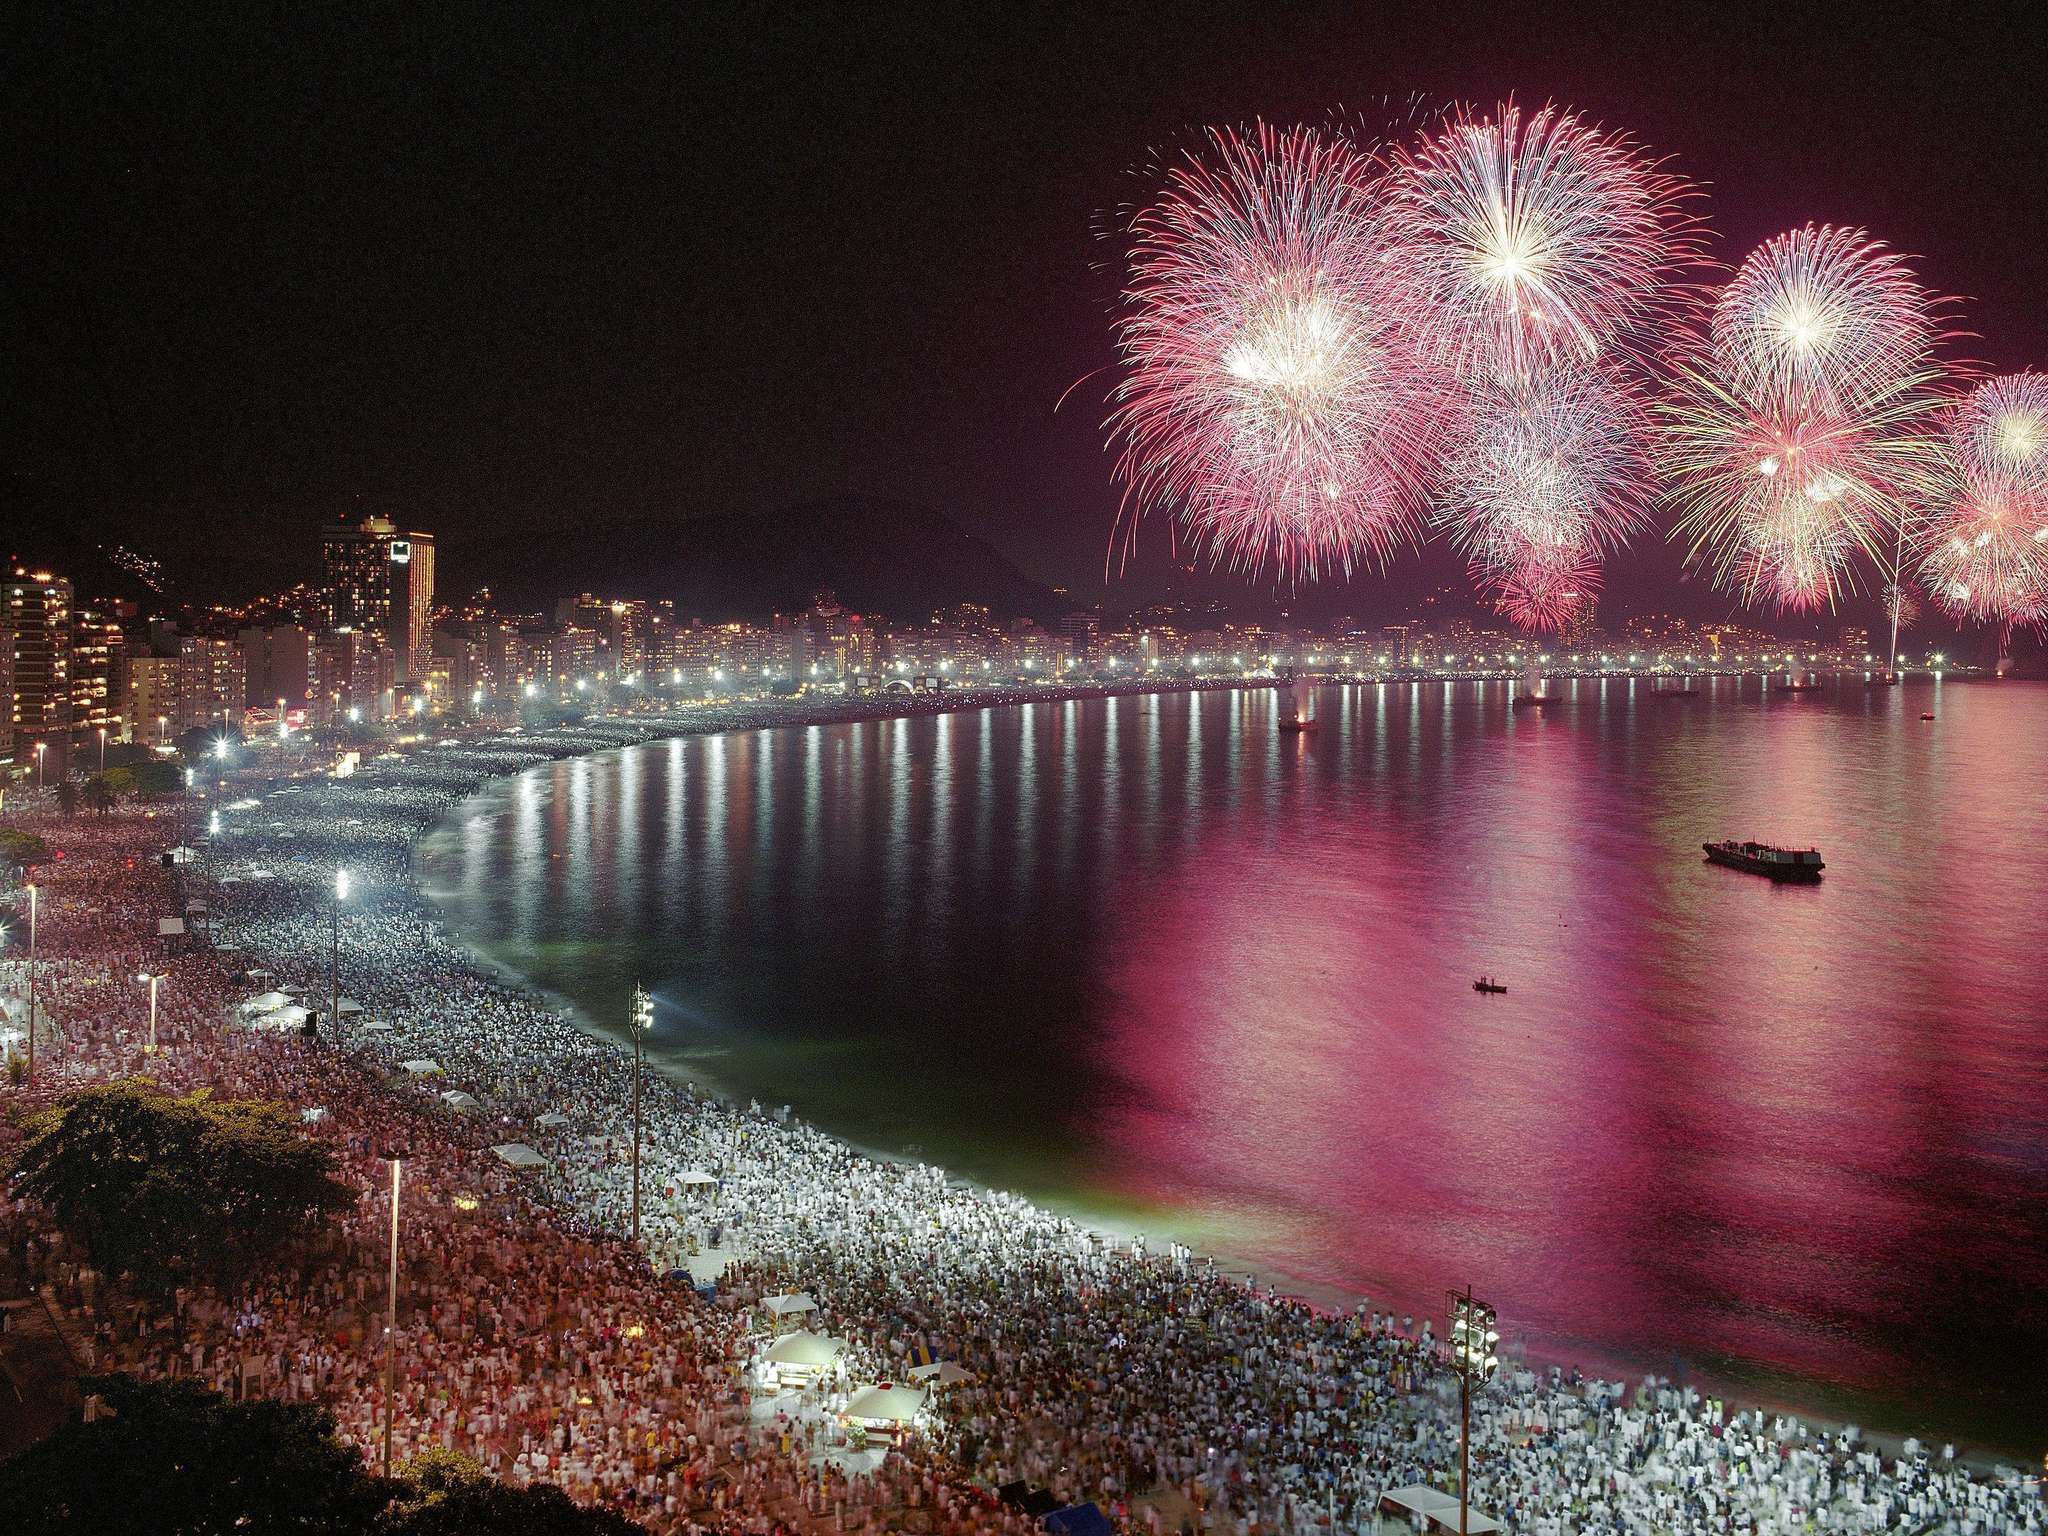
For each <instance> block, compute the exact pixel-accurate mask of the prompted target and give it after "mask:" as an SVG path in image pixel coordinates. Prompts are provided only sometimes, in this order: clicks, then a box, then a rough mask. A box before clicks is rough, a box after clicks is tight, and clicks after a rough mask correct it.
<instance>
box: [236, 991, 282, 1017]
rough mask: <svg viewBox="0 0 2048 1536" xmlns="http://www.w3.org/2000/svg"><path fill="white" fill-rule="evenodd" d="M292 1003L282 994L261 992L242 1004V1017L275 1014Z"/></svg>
mask: <svg viewBox="0 0 2048 1536" xmlns="http://www.w3.org/2000/svg"><path fill="white" fill-rule="evenodd" d="M290 1001H291V999H290V998H288V997H286V996H285V995H284V994H283V993H282V992H259V993H257V994H256V996H254V997H252V998H250V999H249V1000H248V1001H247V1002H246V1003H244V1004H242V1017H244V1018H247V1017H248V1016H249V1015H250V1014H252V1013H274V1012H276V1011H277V1010H278V1009H279V1008H282V1007H283V1006H284V1005H285V1004H286V1003H288V1002H290Z"/></svg>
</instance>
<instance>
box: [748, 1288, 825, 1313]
mask: <svg viewBox="0 0 2048 1536" xmlns="http://www.w3.org/2000/svg"><path fill="white" fill-rule="evenodd" d="M761 1305H762V1306H764V1307H766V1308H767V1309H768V1310H769V1311H770V1312H771V1313H773V1314H774V1315H775V1316H776V1317H778V1318H788V1317H802V1316H803V1315H804V1314H805V1313H806V1312H815V1311H817V1310H818V1304H817V1303H816V1302H815V1301H813V1300H811V1298H810V1295H809V1294H808V1293H807V1292H804V1291H792V1292H791V1293H790V1294H789V1295H787V1296H770V1297H767V1298H766V1299H764V1300H763V1301H762V1303H761Z"/></svg>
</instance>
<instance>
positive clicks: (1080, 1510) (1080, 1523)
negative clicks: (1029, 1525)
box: [1038, 1499, 1112, 1536]
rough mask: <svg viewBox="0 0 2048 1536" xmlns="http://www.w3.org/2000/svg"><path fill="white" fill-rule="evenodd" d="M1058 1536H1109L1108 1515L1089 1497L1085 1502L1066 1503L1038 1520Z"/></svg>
mask: <svg viewBox="0 0 2048 1536" xmlns="http://www.w3.org/2000/svg"><path fill="white" fill-rule="evenodd" d="M1038 1523H1039V1524H1040V1525H1042V1526H1044V1527H1045V1528H1046V1529H1047V1530H1048V1531H1055V1532H1058V1536H1111V1529H1112V1528H1111V1526H1110V1523H1109V1516H1107V1515H1105V1514H1104V1513H1103V1512H1102V1506H1101V1505H1100V1504H1097V1503H1096V1502H1095V1501H1094V1500H1093V1499H1090V1500H1089V1501H1088V1502H1087V1503H1086V1504H1068V1505H1066V1506H1064V1507H1062V1508H1060V1509H1056V1510H1054V1511H1053V1512H1052V1513H1051V1514H1049V1515H1047V1516H1046V1517H1045V1518H1044V1519H1042V1520H1040V1521H1039V1522H1038Z"/></svg>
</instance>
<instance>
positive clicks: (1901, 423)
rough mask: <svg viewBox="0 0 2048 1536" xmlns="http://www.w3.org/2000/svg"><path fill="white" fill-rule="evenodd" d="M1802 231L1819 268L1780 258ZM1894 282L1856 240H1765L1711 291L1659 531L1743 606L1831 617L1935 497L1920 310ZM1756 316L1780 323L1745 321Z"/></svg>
mask: <svg viewBox="0 0 2048 1536" xmlns="http://www.w3.org/2000/svg"><path fill="white" fill-rule="evenodd" d="M1809 236H1813V237H1816V238H1818V237H1821V236H1824V237H1826V238H1825V239H1824V240H1821V241H1820V242H1819V243H1820V245H1821V246H1823V247H1824V248H1825V250H1826V251H1827V252H1828V253H1830V254H1829V259H1828V260H1826V261H1820V260H1801V261H1798V262H1793V261H1790V260H1789V258H1788V255H1787V253H1788V252H1791V251H1794V250H1804V249H1807V248H1808V247H1809V246H1810V245H1812V244H1813V241H1810V240H1809V238H1808V237H1809ZM1794 271H1796V272H1797V273H1798V274H1799V282H1798V283H1797V284H1788V283H1787V282H1786V281H1784V275H1785V274H1786V273H1788V272H1794ZM1901 274H1902V268H1901V267H1900V266H1899V264H1898V262H1897V259H1896V258H1895V257H1892V256H1889V255H1887V254H1885V253H1884V252H1883V251H1882V249H1881V248H1880V247H1879V246H1878V245H1877V244H1876V243H1875V242H1874V241H1872V240H1870V239H1869V238H1868V237H1867V236H1865V235H1863V234H1862V233H1861V232H1860V231H1849V232H1847V234H1846V235H1845V236H1843V237H1842V238H1839V239H1838V238H1837V232H1832V231H1818V232H1816V231H1794V232H1793V234H1791V235H1788V236H1784V237H1781V238H1780V239H1778V240H1773V241H1771V242H1769V243H1768V244H1766V245H1764V246H1763V247H1761V248H1759V250H1758V251H1756V252H1755V253H1753V254H1752V255H1751V257H1750V258H1749V260H1748V261H1746V262H1744V263H1743V266H1742V268H1741V270H1740V271H1738V272H1737V274H1736V276H1735V278H1734V280H1733V281H1731V282H1730V283H1729V284H1728V286H1727V287H1726V288H1725V289H1724V290H1723V291H1722V293H1721V294H1720V296H1719V297H1718V299H1717V300H1716V302H1715V305H1714V310H1713V315H1712V320H1711V323H1710V325H1709V327H1708V331H1707V335H1706V338H1705V339H1704V340H1703V341H1702V342H1701V343H1700V344H1699V345H1698V346H1697V347H1696V349H1695V352H1694V355H1693V357H1692V358H1691V359H1690V360H1689V361H1688V363H1687V364H1686V365H1685V366H1684V367H1683V368H1682V369H1681V370H1680V373H1679V378H1678V381H1677V384H1676V386H1675V389H1674V392H1673V397H1672V398H1671V399H1670V400H1669V401H1667V402H1666V403H1665V407H1664V411H1665V420H1666V427H1667V430H1666V432H1665V434H1664V445H1663V452H1662V455H1661V467H1662V469H1663V470H1664V472H1665V473H1666V474H1667V475H1668V476H1669V477H1670V479H1671V481H1672V484H1673V491H1674V494H1675V496H1676V498H1677V500H1678V502H1679V504H1680V507H1681V509H1682V511H1681V515H1680V517H1679V519H1678V521H1677V523H1676V525H1675V526H1674V528H1673V530H1672V531H1673V534H1674V536H1676V535H1681V534H1682V535H1685V536H1686V537H1688V538H1689V539H1690V542H1691V557H1692V558H1693V559H1695V560H1699V561H1702V562H1704V563H1706V564H1708V565H1709V566H1710V568H1711V570H1712V572H1713V575H1714V579H1715V580H1716V582H1717V583H1719V584H1720V585H1722V586H1724V587H1728V588H1732V589H1734V590H1736V591H1738V592H1739V593H1740V594H1741V595H1742V597H1743V600H1744V601H1746V602H1767V603H1770V604H1772V605H1774V606H1776V607H1778V608H1781V609H1811V608H1820V607H1832V606H1834V604H1835V602H1836V600H1837V598H1838V597H1839V596H1840V595H1841V594H1842V593H1843V592H1844V591H1845V590H1854V589H1855V587H1856V575H1855V571H1856V567H1857V565H1858V563H1859V561H1861V560H1866V559H1867V560H1868V561H1870V562H1873V563H1875V564H1877V565H1879V566H1881V567H1889V566H1891V565H1892V564H1894V563H1895V561H1896V549H1897V545H1898V541H1899V539H1900V537H1901V536H1902V530H1903V529H1904V528H1905V527H1906V526H1907V524H1908V523H1909V522H1910V520H1911V519H1912V518H1913V517H1914V515H1915V514H1916V513H1917V512H1919V511H1921V510H1923V509H1925V508H1928V507H1932V506H1937V505H1941V504H1943V502H1944V501H1945V499H1946V490H1947V487H1948V486H1949V485H1950V484H1951V482H1952V478H1953V477H1952V475H1951V474H1950V472H1949V470H1948V468H1947V463H1946V454H1945V453H1944V451H1943V448H1942V445H1941V443H1940V441H1939V440H1938V437H1937V435H1936V433H1935V430H1934V427H1933V414H1934V412H1935V411H1936V409H1937V408H1938V406H1939V400H1938V397H1937V396H1936V394H1935V393H1934V386H1935V385H1936V384H1937V382H1938V381H1939V379H1940V377H1941V374H1940V370H1939V368H1938V367H1937V365H1936V363H1935V361H1934V356H1933V346H1934V342H1935V340H1936V335H1935V330H1934V325H1933V322H1932V320H1931V318H1930V316H1931V309H1932V301H1931V300H1929V299H1928V298H1927V296H1926V295H1925V294H1924V293H1923V292H1922V291H1921V290H1920V289H1919V288H1918V287H1917V286H1916V285H1913V284H1912V283H1911V282H1910V280H1909V279H1908V278H1905V277H1903V276H1902V275H1901ZM1874 291H1875V292H1881V293H1882V294H1883V295H1884V296H1885V298H1886V303H1885V304H1874V303H1872V302H1870V295H1871V294H1872V293H1873V292H1874ZM1787 294H1794V295H1796V305H1795V306H1794V307H1793V308H1791V309H1786V308H1784V307H1783V304H1782V303H1780V301H1781V300H1783V299H1784V296H1785V295H1787ZM1766 295H1777V298H1776V299H1768V300H1767V299H1766V298H1765V297H1763V296H1766ZM1774 303H1779V308H1778V309H1776V310H1774V309H1772V304H1774ZM1770 314H1776V315H1778V317H1779V320H1780V321H1782V322H1783V323H1782V324H1781V323H1779V321H1771V322H1769V323H1766V322H1765V321H1764V320H1762V319H1760V318H1759V317H1760V316H1765V315H1770ZM1851 317H1854V320H1853V324H1852V321H1851Z"/></svg>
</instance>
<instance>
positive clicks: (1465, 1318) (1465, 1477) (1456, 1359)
mask: <svg viewBox="0 0 2048 1536" xmlns="http://www.w3.org/2000/svg"><path fill="white" fill-rule="evenodd" d="M1445 1311H1446V1312H1447V1313H1448V1314H1449V1317H1450V1324H1451V1327H1450V1348H1451V1369H1452V1370H1453V1371H1454V1372H1456V1373H1457V1377H1458V1536H1466V1531H1467V1526H1466V1515H1467V1511H1468V1510H1469V1509H1470V1507H1471V1483H1472V1388H1473V1386H1474V1384H1475V1383H1476V1384H1477V1385H1479V1386H1482V1387H1483V1386H1485V1385H1486V1384H1487V1383H1488V1382H1489V1381H1491V1380H1493V1378H1494V1377H1495V1376H1496V1375H1498V1374H1499V1372H1500V1354H1499V1346H1500V1329H1499V1328H1498V1327H1497V1326H1495V1324H1496V1319H1495V1316H1494V1311H1493V1308H1492V1307H1490V1306H1488V1305H1487V1304H1486V1303H1485V1302H1483V1301H1478V1300H1475V1299H1474V1298H1473V1295H1472V1287H1471V1286H1469V1285H1468V1286H1466V1287H1465V1289H1464V1290H1462V1291H1451V1292H1449V1293H1447V1300H1446V1303H1445Z"/></svg>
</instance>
